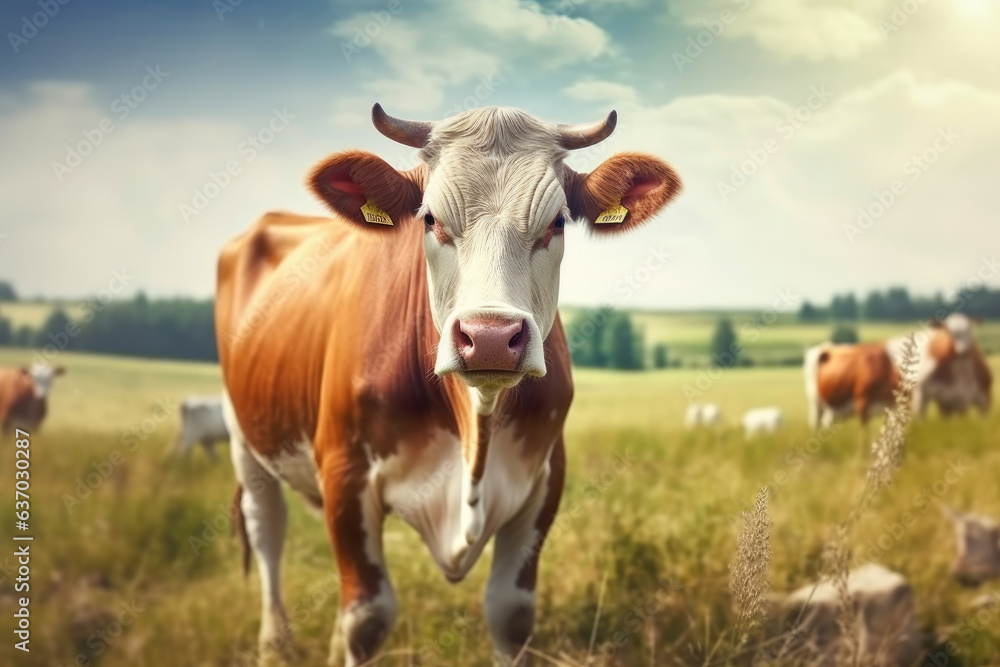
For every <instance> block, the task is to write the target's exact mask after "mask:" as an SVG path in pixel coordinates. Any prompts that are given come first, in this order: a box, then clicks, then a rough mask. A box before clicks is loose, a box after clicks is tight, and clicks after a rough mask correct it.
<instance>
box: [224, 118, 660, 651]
mask: <svg viewBox="0 0 1000 667" xmlns="http://www.w3.org/2000/svg"><path fill="white" fill-rule="evenodd" d="M372 118H373V121H374V123H375V126H376V128H378V130H379V131H380V132H381V133H382V134H384V135H385V136H387V137H389V138H390V139H393V140H395V141H398V142H400V143H402V144H406V145H408V146H413V147H417V148H420V149H421V157H422V160H423V162H422V163H421V164H420V165H419V166H418V167H417V168H415V169H413V170H410V171H405V172H400V171H397V170H396V169H394V168H393V167H391V166H390V165H389V164H387V163H386V162H384V161H383V160H382V159H381V158H379V157H377V156H376V155H373V154H371V153H366V152H362V151H356V150H354V151H346V152H342V153H337V154H334V155H333V156H331V157H330V158H328V159H327V160H326V161H325V162H323V163H321V164H320V165H319V166H317V168H316V169H315V170H314V171H313V173H312V175H311V176H310V178H309V185H310V187H311V188H312V190H313V192H314V193H315V194H316V195H317V196H318V197H319V198H320V199H322V200H323V201H324V202H325V203H326V204H327V205H328V206H329V208H330V209H331V210H332V211H333V214H334V217H333V218H332V219H324V218H306V217H301V216H297V215H292V214H285V213H271V214H268V215H266V216H264V218H263V219H261V220H260V221H259V222H258V223H257V224H256V225H255V226H254V227H253V228H252V229H251V230H250V231H249V232H247V233H246V234H244V235H242V236H240V237H238V238H236V239H234V240H233V241H231V242H230V243H229V244H228V245H227V247H226V248H225V249H224V250H223V252H222V254H221V256H220V259H219V269H218V292H217V299H216V323H217V340H218V346H219V353H220V358H221V363H222V370H223V376H224V381H225V387H226V392H227V395H226V398H225V401H224V408H225V414H226V421H227V425H228V427H229V429H230V432H231V434H232V449H231V451H232V457H233V463H234V466H235V470H236V475H237V478H238V480H239V483H240V485H241V487H242V490H241V492H240V493H241V497H240V500H239V504H240V507H241V509H242V513H243V517H244V519H243V521H244V524H243V525H244V526H245V533H246V535H247V537H248V540H249V543H250V547H251V548H252V550H253V552H254V554H255V556H256V559H257V562H258V565H259V570H260V576H261V582H262V594H263V618H262V623H261V631H260V642H261V647H262V650H265V651H268V650H271V648H270V647H272V646H273V645H275V644H278V643H280V642H281V640H282V638H283V637H284V632H285V629H286V627H287V625H286V624H287V619H286V615H285V611H284V608H283V605H282V599H281V593H280V584H279V560H280V557H281V551H282V542H283V536H284V530H285V513H286V510H285V502H284V499H283V495H282V490H281V488H280V484H278V483H277V481H276V480H279V479H280V480H284V481H285V482H286V483H287V484H289V485H290V486H291V487H292V488H293V489H295V490H296V491H298V492H300V493H301V494H302V495H304V496H305V498H306V499H307V501H308V502H310V503H311V504H313V505H314V506H315V507H317V508H321V509H322V511H323V513H324V516H325V521H326V525H327V528H328V532H329V536H330V538H331V541H332V543H333V549H334V552H335V554H336V559H337V563H338V567H339V576H340V582H341V612H340V618H339V619H338V622H337V630H336V632H335V634H334V641H333V644H332V647H331V648H332V649H333V651H332V653H331V661H333V660H335V658H334V654H335V653H336V652H337V651H339V650H345V652H346V663H347V664H348V665H357V664H361V663H364V662H366V661H368V660H370V659H371V658H372V657H373V655H374V654H375V652H376V651H377V650H378V649H379V647H380V646H381V645H382V644H383V642H384V640H385V638H386V636H387V634H388V632H389V630H390V628H391V627H392V625H393V622H394V620H395V618H396V614H397V605H396V598H395V595H394V593H393V589H392V585H391V583H390V581H389V577H388V574H387V572H386V569H385V564H384V561H383V553H382V523H383V519H384V517H385V516H386V514H387V513H389V512H392V511H395V512H397V513H398V514H400V515H401V516H402V518H403V520H405V521H406V522H407V523H409V524H410V525H411V526H413V527H414V528H415V529H416V530H417V532H418V533H419V534H420V535H421V537H422V538H423V541H424V543H425V544H426V545H427V548H428V549H429V551H430V554H431V556H432V557H433V559H434V561H435V562H436V563H437V565H438V567H439V568H440V569H441V571H442V572H443V573H444V576H445V577H446V578H447V579H448V580H449V581H452V582H457V581H459V580H461V579H462V578H463V577H465V576H466V574H467V573H468V572H469V570H470V569H471V568H472V567H473V565H474V564H475V563H476V561H477V559H478V557H479V555H480V553H481V552H482V550H483V548H484V547H485V546H486V544H487V542H488V541H489V540H490V538H492V537H494V536H495V537H496V540H495V543H494V556H493V566H492V570H491V574H490V578H489V584H488V586H487V589H486V599H485V615H486V620H487V624H488V627H489V631H490V635H491V637H492V640H493V644H494V647H495V651H496V653H497V655H498V657H499V658H500V659H502V660H509V659H510V658H511V657H512V656H514V655H515V654H516V653H517V651H518V650H519V649H520V648H521V647H522V646H523V645H524V644H525V642H526V641H527V640H528V638H529V636H530V635H531V633H532V628H533V624H534V614H535V582H536V574H537V566H538V563H537V559H536V554H537V553H538V550H539V548H540V546H541V543H542V541H543V539H544V537H545V535H546V532H547V531H548V529H549V527H550V526H551V524H552V521H553V519H554V517H555V514H556V511H557V508H558V505H559V498H560V495H561V492H562V487H563V478H564V476H565V454H564V450H563V441H562V429H563V422H564V420H565V418H566V414H567V411H568V409H569V405H570V401H571V399H572V396H573V384H572V380H571V377H570V362H569V354H568V349H567V344H566V339H565V336H564V334H563V329H562V325H561V324H560V321H559V316H558V313H557V308H556V306H557V295H558V290H559V265H560V261H561V259H562V255H563V243H564V241H563V228H564V225H565V224H566V223H567V222H569V221H570V220H571V219H581V220H583V224H585V225H586V226H587V227H588V228H589V229H590V230H591V231H593V232H594V233H596V234H614V233H617V232H623V231H627V230H629V229H631V228H633V227H635V226H638V225H639V224H641V223H643V222H645V221H646V220H648V219H649V218H650V217H651V216H653V215H654V214H656V213H657V212H658V211H659V210H660V209H661V208H662V207H663V206H664V205H665V204H666V203H667V202H668V201H669V200H670V199H672V198H673V197H674V196H675V195H676V194H677V192H678V191H679V189H680V181H679V179H678V177H677V175H676V174H675V173H674V171H673V170H672V169H671V168H670V167H669V166H668V165H667V164H666V163H664V162H662V161H661V160H659V159H657V158H655V157H651V156H648V155H642V154H637V153H626V154H618V155H614V156H612V157H610V158H609V159H607V160H606V161H605V162H604V163H602V164H601V165H600V166H598V167H597V168H596V169H595V170H594V171H592V172H590V173H589V174H584V173H577V172H575V171H573V170H571V169H570V168H569V167H567V166H566V165H565V164H564V162H563V160H564V158H565V157H566V155H567V151H568V150H571V149H575V148H583V147H586V146H589V145H591V144H594V143H596V142H598V141H601V140H602V139H604V138H606V137H607V136H608V135H609V134H610V133H611V132H612V130H613V129H614V126H615V122H616V115H615V113H614V112H611V114H610V115H609V116H608V117H607V119H606V120H603V121H600V122H597V123H594V124H590V125H581V126H563V125H551V124H548V123H545V122H542V121H540V120H538V119H536V118H534V117H533V116H531V115H529V114H527V113H525V112H523V111H521V110H518V109H513V108H498V107H489V108H480V109H474V110H471V111H467V112H464V113H461V114H459V115H457V116H453V117H451V118H448V119H445V120H443V121H440V122H437V123H428V122H415V121H406V120H400V119H396V118H392V117H390V116H388V115H387V114H385V112H384V111H383V110H382V108H381V106H379V105H375V107H374V109H373V111H372ZM619 204H620V205H622V206H624V207H625V208H626V209H627V211H628V214H627V216H626V217H625V218H624V221H623V222H621V223H620V224H615V223H612V224H595V220H596V219H598V218H599V217H600V216H601V214H602V213H603V212H605V211H607V210H609V209H612V208H614V207H617V206H618V205H619ZM369 205H370V206H374V207H375V209H377V211H375V212H376V213H380V214H384V215H385V216H386V217H388V218H389V219H391V222H392V225H391V226H388V225H379V224H372V223H371V222H367V221H366V218H365V216H364V214H363V212H362V207H368V206H369ZM370 210H373V209H370Z"/></svg>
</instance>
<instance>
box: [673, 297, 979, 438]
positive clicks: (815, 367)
mask: <svg viewBox="0 0 1000 667" xmlns="http://www.w3.org/2000/svg"><path fill="white" fill-rule="evenodd" d="M976 321H977V320H975V319H973V318H969V317H967V316H966V315H963V314H961V313H952V314H950V315H948V316H947V317H946V318H945V319H943V320H931V321H930V322H929V323H928V329H929V330H927V331H918V332H915V333H914V334H913V336H912V340H913V345H914V351H913V354H914V357H913V358H912V360H911V361H910V363H911V364H912V366H911V368H912V370H911V372H912V374H913V380H914V388H913V405H912V409H913V411H914V412H915V413H916V414H918V415H920V416H921V417H922V416H924V415H925V414H926V412H927V407H928V406H929V405H930V404H931V403H936V404H937V406H938V410H939V411H940V413H941V415H942V416H945V417H948V416H951V415H955V414H965V412H967V411H968V410H969V408H972V407H975V408H977V409H978V410H979V411H980V412H981V413H983V414H986V413H987V412H988V411H989V409H990V403H991V393H992V385H993V376H992V373H991V372H990V368H989V365H988V364H987V362H986V358H985V357H984V356H983V353H982V350H980V348H979V345H978V344H977V343H976V340H975V337H974V336H973V325H974V324H975V323H976ZM909 338H910V337H908V336H901V337H899V338H894V339H892V340H890V341H887V342H882V343H858V344H853V345H852V344H841V345H836V344H833V343H823V344H821V345H817V346H815V347H812V348H809V349H808V350H806V353H805V362H804V374H805V388H806V402H807V407H808V414H809V425H810V426H811V427H813V428H819V427H821V426H822V427H829V426H831V425H832V424H833V423H834V421H836V420H839V419H845V418H849V417H857V418H858V419H859V420H860V421H861V423H862V425H865V424H867V422H868V420H869V419H870V418H871V417H873V416H875V415H877V414H881V413H883V412H884V411H885V410H886V409H887V408H889V407H891V406H892V405H893V404H894V401H895V398H894V393H893V392H895V391H896V390H897V389H898V388H899V385H900V381H901V379H902V373H903V369H902V365H903V363H904V358H903V357H904V355H905V349H906V343H907V340H908V339H909ZM783 419H784V418H783V415H782V412H781V409H780V408H776V407H764V408H753V409H751V410H748V411H747V412H746V413H744V415H743V419H742V425H743V431H744V433H745V435H746V437H747V438H752V437H753V436H755V435H757V434H759V433H773V432H775V431H777V430H778V429H779V428H781V425H782V422H783ZM721 423H722V409H721V408H720V407H719V406H718V405H717V404H715V403H692V404H690V405H689V406H688V408H687V412H686V415H685V424H686V425H687V427H688V428H691V429H693V428H697V427H702V426H717V425H719V424H721Z"/></svg>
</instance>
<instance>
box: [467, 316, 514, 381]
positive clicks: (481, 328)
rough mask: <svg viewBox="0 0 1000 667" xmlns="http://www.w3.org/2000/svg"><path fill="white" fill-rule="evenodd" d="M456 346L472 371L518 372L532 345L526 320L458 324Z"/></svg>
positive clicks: (478, 321) (479, 320)
mask: <svg viewBox="0 0 1000 667" xmlns="http://www.w3.org/2000/svg"><path fill="white" fill-rule="evenodd" d="M454 334H455V347H457V348H458V356H459V357H460V358H461V359H462V361H463V362H464V365H465V369H466V370H469V371H514V370H517V366H518V364H519V363H521V359H522V358H523V357H524V348H525V347H526V346H527V344H528V323H527V322H525V321H524V320H518V321H516V322H511V321H509V320H490V319H472V320H466V321H464V322H463V321H458V322H455V332H454Z"/></svg>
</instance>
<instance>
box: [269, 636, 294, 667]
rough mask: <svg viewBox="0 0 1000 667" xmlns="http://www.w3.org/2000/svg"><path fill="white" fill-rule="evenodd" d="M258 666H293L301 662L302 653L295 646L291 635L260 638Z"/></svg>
mask: <svg viewBox="0 0 1000 667" xmlns="http://www.w3.org/2000/svg"><path fill="white" fill-rule="evenodd" d="M258 652H259V653H260V664H261V665H266V666H267V667H272V666H274V667H278V666H280V665H287V664H294V663H296V662H299V661H301V660H302V657H303V652H302V651H301V650H300V649H299V648H297V647H296V646H295V643H294V642H293V641H292V635H291V633H285V634H281V633H278V634H274V635H271V636H270V637H261V639H260V643H259V645H258Z"/></svg>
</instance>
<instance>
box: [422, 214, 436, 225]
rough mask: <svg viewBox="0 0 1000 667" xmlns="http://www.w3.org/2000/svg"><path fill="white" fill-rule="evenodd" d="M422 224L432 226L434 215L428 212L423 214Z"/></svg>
mask: <svg viewBox="0 0 1000 667" xmlns="http://www.w3.org/2000/svg"><path fill="white" fill-rule="evenodd" d="M424 224H425V225H427V226H428V227H433V226H434V216H433V215H431V214H430V213H427V214H426V215H424Z"/></svg>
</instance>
